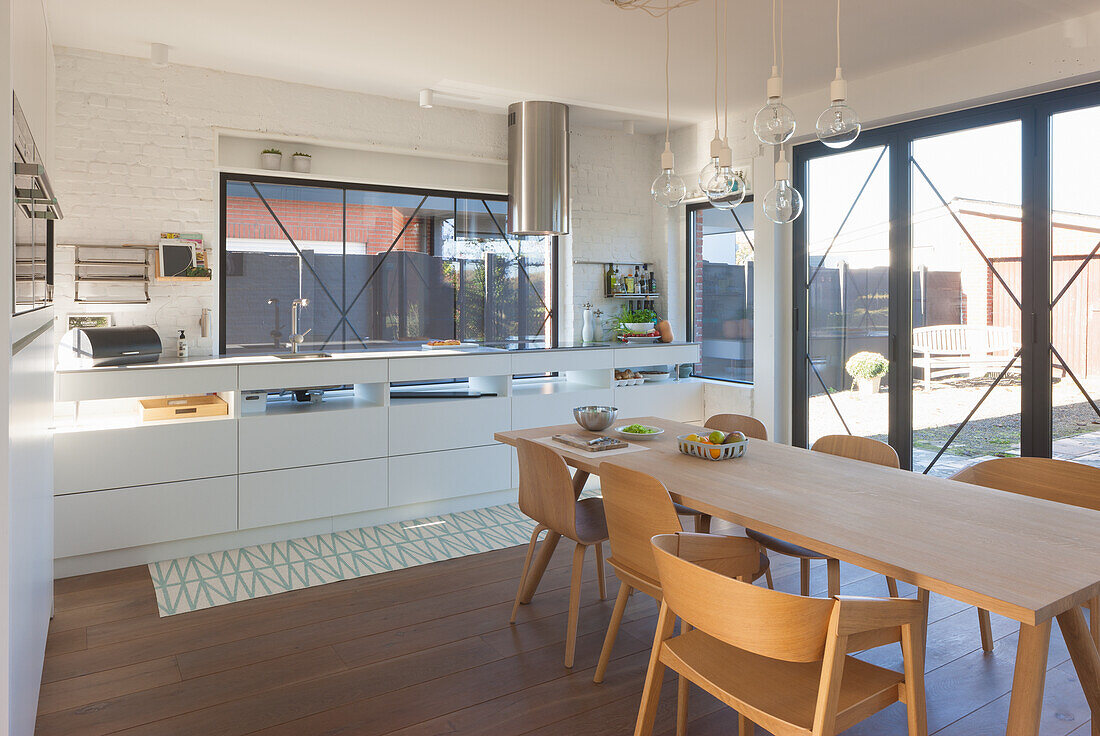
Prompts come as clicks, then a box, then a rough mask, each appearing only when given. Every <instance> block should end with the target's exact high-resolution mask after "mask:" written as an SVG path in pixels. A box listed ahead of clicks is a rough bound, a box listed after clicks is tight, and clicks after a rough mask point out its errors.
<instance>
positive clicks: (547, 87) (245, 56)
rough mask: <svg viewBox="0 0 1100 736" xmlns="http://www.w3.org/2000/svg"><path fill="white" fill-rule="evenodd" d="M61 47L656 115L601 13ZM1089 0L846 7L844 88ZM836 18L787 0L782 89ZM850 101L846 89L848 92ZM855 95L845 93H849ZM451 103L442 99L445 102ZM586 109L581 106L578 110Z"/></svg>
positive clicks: (151, 35)
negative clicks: (156, 47) (154, 50)
mask: <svg viewBox="0 0 1100 736" xmlns="http://www.w3.org/2000/svg"><path fill="white" fill-rule="evenodd" d="M47 7H48V9H49V14H50V23H51V32H52V34H53V41H54V43H55V44H57V45H60V46H73V47H78V48H85V49H94V50H98V51H105V52H110V53H116V54H125V55H129V56H143V57H147V56H148V54H149V44H150V43H151V42H159V43H164V44H168V45H169V46H170V47H171V49H170V51H169V54H168V58H169V60H170V61H172V62H175V63H180V64H188V65H193V66H201V67H208V68H212V69H221V70H226V71H231V72H238V73H242V74H252V75H257V76H262V77H271V78H276V79H283V80H287V81H293V82H302V83H306V84H313V85H318V86H323V87H332V88H336V89H347V90H353V91H358V92H366V93H372V94H380V95H385V96H389V97H397V98H402V99H408V100H414V99H416V96H417V92H418V91H419V90H420V88H422V87H430V88H433V89H436V90H438V91H439V92H438V93H437V98H436V104H439V105H450V106H454V107H472V108H479V109H494V110H502V109H503V107H504V106H505V105H507V103H509V102H513V101H516V100H519V99H539V98H541V99H554V100H560V101H564V102H569V103H571V104H573V105H574V106H576V107H575V108H574V120H578V119H583V120H584V121H585V122H589V123H596V124H605V125H606V124H616V125H617V124H618V123H619V122H620V121H622V120H624V119H635V120H638V121H644V122H643V123H642V124H641V125H640V126H639V131H640V132H641V131H646V132H652V131H654V130H655V129H656V128H657V127H659V126H658V125H656V124H655V123H654V121H658V120H661V119H663V116H664V102H665V100H664V84H663V81H664V80H663V75H664V66H663V65H664V21H663V20H661V19H655V18H651V17H649V16H648V15H646V14H644V13H642V12H640V11H624V10H620V9H618V8H616V7H614V6H613V5H611V4H610V3H609V2H608V0H390V1H389V2H380V1H379V0H311V2H302V0H293V1H292V0H228V1H227V0H185V1H182V2H180V1H171V0H156V1H154V2H150V1H149V0H110V1H109V2H106V1H105V0H47ZM1095 8H1096V0H921V1H920V2H913V1H912V0H846V2H845V3H844V5H843V27H842V34H843V44H844V47H843V53H844V58H843V62H844V67H845V71H846V75H847V76H848V77H849V79H850V80H858V79H859V78H860V77H861V76H867V75H870V74H873V73H877V72H879V71H882V70H884V69H888V68H894V67H898V66H902V65H906V64H910V63H913V62H915V61H918V60H922V59H927V58H930V57H935V56H939V55H942V54H945V53H949V52H952V51H955V50H958V49H961V48H964V47H967V46H973V45H976V44H979V43H982V42H985V41H991V40H994V39H997V38H1002V37H1005V36H1010V35H1013V34H1015V33H1019V32H1022V31H1025V30H1028V29H1031V28H1035V27H1039V26H1043V25H1048V24H1051V23H1055V22H1058V21H1063V20H1067V19H1069V18H1074V17H1078V16H1081V15H1084V14H1086V13H1088V12H1091V11H1093V10H1095ZM770 12H771V3H770V2H769V0H740V1H736V2H731V4H730V8H729V27H730V39H731V43H730V55H731V59H730V62H731V70H730V106H731V108H732V109H739V108H745V107H753V106H755V102H756V101H757V100H760V101H761V102H762V99H761V98H762V97H763V95H764V80H765V78H766V77H767V76H768V72H769V69H770V65H771V28H770V24H769V23H770V21H769V18H770ZM834 12H835V5H834V4H833V3H832V2H830V1H829V0H789V2H787V7H786V44H785V46H786V71H785V75H784V76H785V80H784V83H785V88H786V89H785V92H786V93H787V94H788V95H794V94H798V93H801V92H806V91H809V90H812V89H817V88H820V89H821V90H822V94H823V95H824V94H825V89H826V87H827V84H828V81H829V80H830V79H831V78H832V75H833V67H834V63H835V62H834V59H835V56H834V55H835V45H834V43H835V42H834V37H833V31H834V27H833V22H834V20H833V19H834ZM713 13H714V4H713V1H712V0H700V2H698V3H697V4H695V5H692V6H689V7H686V8H683V9H680V10H676V11H674V12H673V14H672V38H673V40H672V57H673V60H672V80H673V90H672V110H673V113H672V114H673V118H674V121H679V122H697V121H700V120H704V119H706V118H708V117H709V115H711V114H713V113H712V112H711V110H712V104H713V102H712V100H713V97H712V95H713V84H714V78H713V69H714V66H713V64H714V56H713V54H714V51H713V43H714V41H713V32H714V24H713ZM853 88H855V85H853ZM853 91H854V89H853ZM448 92H450V93H454V94H453V95H452V96H448V95H447V94H445V93H448ZM580 108H584V109H583V110H582V109H580Z"/></svg>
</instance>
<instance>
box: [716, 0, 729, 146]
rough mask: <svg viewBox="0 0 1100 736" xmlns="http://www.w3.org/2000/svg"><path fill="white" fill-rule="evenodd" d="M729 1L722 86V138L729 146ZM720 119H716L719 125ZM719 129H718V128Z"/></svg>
mask: <svg viewBox="0 0 1100 736" xmlns="http://www.w3.org/2000/svg"><path fill="white" fill-rule="evenodd" d="M729 10H730V3H729V0H722V86H723V87H725V91H724V92H723V95H722V99H723V106H724V107H725V109H724V110H723V111H722V138H723V139H724V140H725V141H726V145H727V146H728V145H729V133H730V33H729V31H730V27H729V17H730V16H729ZM717 120H718V118H717V117H715V122H716V123H717ZM716 129H717V128H716Z"/></svg>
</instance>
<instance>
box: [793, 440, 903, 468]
mask: <svg viewBox="0 0 1100 736" xmlns="http://www.w3.org/2000/svg"><path fill="white" fill-rule="evenodd" d="M810 449H811V450H813V451H814V452H824V453H827V454H829V455H839V456H840V457H847V458H851V459H852V460H862V461H863V462H865V463H874V464H875V465H885V466H886V467H888V468H900V467H901V463H900V462H898V454H897V453H896V452H894V448H893V447H890V445H888V444H886V443H885V442H881V441H879V440H873V439H871V438H870V437H856V436H854V435H850V434H827V435H825V436H824V437H822V438H821V439H819V440H818V441H817V442H815V443H814V446H813V447H811V448H810Z"/></svg>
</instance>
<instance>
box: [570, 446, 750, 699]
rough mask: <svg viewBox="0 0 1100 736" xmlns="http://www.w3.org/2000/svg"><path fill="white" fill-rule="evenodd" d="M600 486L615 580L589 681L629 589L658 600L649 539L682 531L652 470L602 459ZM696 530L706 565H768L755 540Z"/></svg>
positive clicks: (601, 669)
mask: <svg viewBox="0 0 1100 736" xmlns="http://www.w3.org/2000/svg"><path fill="white" fill-rule="evenodd" d="M600 488H601V489H602V493H603V505H604V513H605V514H606V515H607V531H608V537H609V540H610V542H611V556H610V557H608V558H607V562H608V564H610V565H611V567H612V568H614V570H615V575H616V576H617V577H618V578H619V581H620V583H619V594H618V596H617V597H616V598H615V608H614V610H613V611H612V613H611V622H610V623H609V624H608V625H607V635H606V636H605V637H604V642H603V650H602V651H601V652H600V660H599V663H598V664H597V665H596V674H595V676H594V677H593V678H592V681H593V682H603V677H604V673H605V672H607V664H608V662H609V661H610V660H611V650H612V648H613V647H614V646H615V637H616V635H617V634H618V633H619V624H621V623H622V620H623V613H624V612H625V611H626V604H627V601H628V600H629V599H630V596H631V594H632V593H633V592H634V591H635V590H639V591H641V592H642V593H645V594H646V595H648V596H650V597H651V598H654V599H656V600H658V601H660V600H661V584H660V582H658V580H657V564H656V562H655V561H654V559H653V547H652V545H651V544H650V539H651V538H652V537H654V536H655V535H657V534H673V533H676V532H680V531H683V529H682V527H681V526H680V518H679V516H678V515H677V514H676V510H675V509H674V508H673V504H672V498H671V497H669V495H668V490H666V489H665V487H664V486H663V485H662V484H661V482H660V481H659V480H657V479H656V478H654V477H653V476H651V475H647V474H645V473H642V472H640V471H637V470H631V469H629V468H624V467H622V466H619V465H615V464H614V463H613V462H604V463H600ZM700 536H701V538H700V539H699V540H698V542H697V544H698V545H699V549H700V552H701V553H702V554H704V556H705V560H702V561H701V562H700V564H702V565H705V566H706V567H707V568H709V569H712V570H718V571H722V570H726V569H731V568H732V569H735V570H742V569H747V570H749V571H750V574H749V576H750V579H751V580H756V579H757V578H759V577H760V576H761V575H762V574H763V573H764V571H765V570H766V569H767V567H768V558H767V557H766V556H765V555H764V554H763V551H762V550H761V549H760V545H759V544H757V543H756V542H753V541H752V540H750V539H748V538H747V537H729V536H718V535H710V534H707V535H700ZM746 560H747V561H746Z"/></svg>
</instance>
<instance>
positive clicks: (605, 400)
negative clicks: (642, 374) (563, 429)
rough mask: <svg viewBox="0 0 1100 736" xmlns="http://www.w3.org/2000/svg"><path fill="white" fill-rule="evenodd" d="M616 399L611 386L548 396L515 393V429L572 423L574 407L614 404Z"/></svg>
mask: <svg viewBox="0 0 1100 736" xmlns="http://www.w3.org/2000/svg"><path fill="white" fill-rule="evenodd" d="M613 399H614V394H613V393H612V391H611V389H609V388H605V389H592V390H591V391H570V392H568V393H563V394H547V395H545V396H538V395H535V396H513V397H512V429H529V428H531V427H546V426H549V425H552V424H569V423H571V422H573V421H574V418H573V408H574V407H577V406H588V405H591V404H597V405H601V406H614V404H613ZM578 429H579V427H578Z"/></svg>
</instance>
